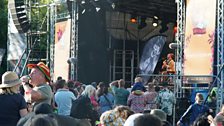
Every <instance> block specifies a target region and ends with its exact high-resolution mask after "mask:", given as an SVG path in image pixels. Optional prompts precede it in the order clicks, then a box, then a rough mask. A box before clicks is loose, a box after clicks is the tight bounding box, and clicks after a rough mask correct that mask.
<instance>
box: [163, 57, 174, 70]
mask: <svg viewBox="0 0 224 126" xmlns="http://www.w3.org/2000/svg"><path fill="white" fill-rule="evenodd" d="M173 59H174V54H173V53H169V54H168V55H167V59H166V60H165V61H163V65H162V69H165V71H164V72H163V74H175V62H174V60H173Z"/></svg>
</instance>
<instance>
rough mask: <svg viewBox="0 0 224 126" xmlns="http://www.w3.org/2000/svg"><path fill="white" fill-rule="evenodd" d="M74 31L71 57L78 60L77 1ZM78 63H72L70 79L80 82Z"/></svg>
mask: <svg viewBox="0 0 224 126" xmlns="http://www.w3.org/2000/svg"><path fill="white" fill-rule="evenodd" d="M71 19H72V23H71V24H72V31H71V43H70V57H71V58H75V59H78V4H77V1H73V2H72V17H71ZM77 66H78V62H76V63H71V66H70V79H71V80H78V74H77V72H78V69H77V68H78V67H77Z"/></svg>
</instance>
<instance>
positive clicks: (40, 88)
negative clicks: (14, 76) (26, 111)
mask: <svg viewBox="0 0 224 126" xmlns="http://www.w3.org/2000/svg"><path fill="white" fill-rule="evenodd" d="M27 67H28V68H30V69H31V72H30V74H29V76H30V78H29V77H28V76H23V77H22V78H21V80H22V84H23V88H24V90H25V94H28V97H29V98H28V99H29V100H28V101H30V102H31V103H33V105H36V104H38V103H41V102H45V103H48V104H51V99H52V96H53V93H52V90H51V87H50V86H49V85H48V84H47V83H48V82H50V70H49V68H48V67H47V66H46V65H45V64H44V63H43V62H39V63H38V64H28V65H27ZM29 83H30V84H31V85H33V88H31V87H30V86H29ZM25 97H26V96H25Z"/></svg>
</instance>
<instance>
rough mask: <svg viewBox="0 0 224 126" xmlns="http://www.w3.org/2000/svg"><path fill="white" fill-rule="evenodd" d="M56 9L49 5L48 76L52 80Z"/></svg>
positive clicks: (52, 4)
mask: <svg viewBox="0 0 224 126" xmlns="http://www.w3.org/2000/svg"><path fill="white" fill-rule="evenodd" d="M56 8H57V6H56V5H55V3H51V4H50V14H49V15H50V16H49V18H50V19H49V20H50V21H49V22H50V44H49V45H50V74H51V78H53V76H54V75H53V73H54V43H55V23H56V17H55V16H56Z"/></svg>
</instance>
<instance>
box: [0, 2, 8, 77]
mask: <svg viewBox="0 0 224 126" xmlns="http://www.w3.org/2000/svg"><path fill="white" fill-rule="evenodd" d="M7 5H8V0H0V26H1V28H0V38H1V39H0V48H4V49H6V48H7V32H8V25H7V24H8V9H7ZM6 69H7V62H6V55H5V56H4V57H3V59H2V64H1V66H0V75H2V74H3V73H4V72H5V71H6Z"/></svg>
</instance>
